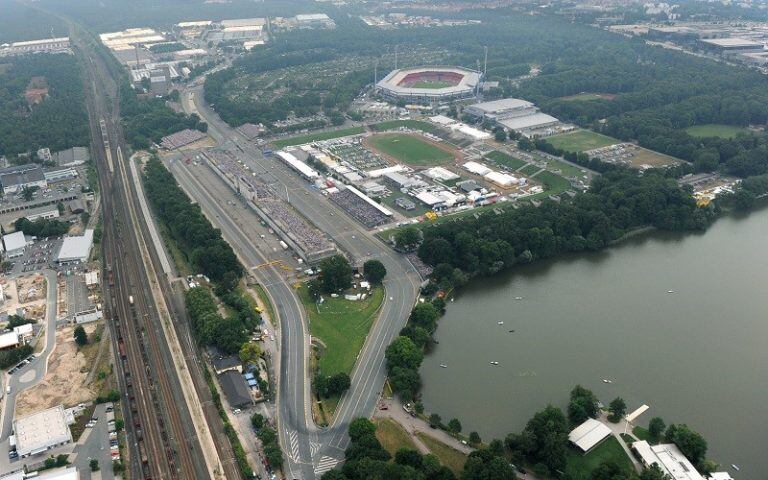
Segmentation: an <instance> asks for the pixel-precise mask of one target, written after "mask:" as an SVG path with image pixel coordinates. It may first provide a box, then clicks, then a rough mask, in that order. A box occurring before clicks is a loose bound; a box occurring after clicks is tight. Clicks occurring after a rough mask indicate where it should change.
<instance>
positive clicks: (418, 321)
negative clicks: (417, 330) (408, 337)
mask: <svg viewBox="0 0 768 480" xmlns="http://www.w3.org/2000/svg"><path fill="white" fill-rule="evenodd" d="M439 317H440V313H439V312H438V311H437V308H435V306H434V305H433V304H432V303H431V302H424V303H419V304H418V305H416V306H415V307H413V310H411V316H410V317H409V318H408V322H409V324H410V325H413V326H416V327H421V328H423V329H424V330H426V331H427V332H429V333H432V332H434V331H435V328H436V327H437V319H438V318H439Z"/></svg>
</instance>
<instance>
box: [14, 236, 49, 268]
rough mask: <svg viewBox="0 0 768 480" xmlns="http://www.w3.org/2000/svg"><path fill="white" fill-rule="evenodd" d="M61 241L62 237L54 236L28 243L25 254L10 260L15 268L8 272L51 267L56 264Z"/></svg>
mask: <svg viewBox="0 0 768 480" xmlns="http://www.w3.org/2000/svg"><path fill="white" fill-rule="evenodd" d="M61 242H62V240H61V237H52V238H49V239H41V240H38V241H36V242H35V243H33V244H32V245H28V246H27V248H25V249H24V255H22V256H20V257H16V258H12V259H10V260H9V261H10V262H11V263H12V264H13V268H12V269H11V270H10V271H9V272H8V274H10V275H13V274H21V273H27V272H34V271H39V270H42V269H44V268H51V267H52V266H54V260H56V255H57V254H58V253H59V249H60V248H61Z"/></svg>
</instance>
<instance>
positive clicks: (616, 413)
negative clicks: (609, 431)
mask: <svg viewBox="0 0 768 480" xmlns="http://www.w3.org/2000/svg"><path fill="white" fill-rule="evenodd" d="M608 411H609V412H611V414H610V415H608V420H610V421H611V422H613V423H618V422H619V420H621V417H623V416H624V414H625V413H627V404H626V403H625V402H624V399H623V398H621V397H616V398H614V399H613V400H611V403H610V405H608Z"/></svg>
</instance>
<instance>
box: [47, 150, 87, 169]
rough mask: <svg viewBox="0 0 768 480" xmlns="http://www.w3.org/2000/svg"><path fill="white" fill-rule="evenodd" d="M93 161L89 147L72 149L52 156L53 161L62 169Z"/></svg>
mask: <svg viewBox="0 0 768 480" xmlns="http://www.w3.org/2000/svg"><path fill="white" fill-rule="evenodd" d="M90 159H91V155H90V153H88V148H87V147H72V148H68V149H66V150H62V151H60V152H56V153H54V154H53V155H51V161H52V162H54V163H55V164H56V165H58V166H60V167H75V166H78V165H82V164H84V163H86V162H88V161H89V160H90Z"/></svg>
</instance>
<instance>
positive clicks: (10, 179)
mask: <svg viewBox="0 0 768 480" xmlns="http://www.w3.org/2000/svg"><path fill="white" fill-rule="evenodd" d="M0 184H2V186H3V194H5V195H12V194H14V193H17V192H20V191H22V190H23V189H24V188H25V187H26V188H33V187H38V188H45V187H47V186H48V182H47V181H46V180H45V174H44V173H43V169H42V168H40V166H39V165H35V164H32V163H30V164H27V165H19V166H17V167H9V168H6V169H4V170H2V171H0Z"/></svg>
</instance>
